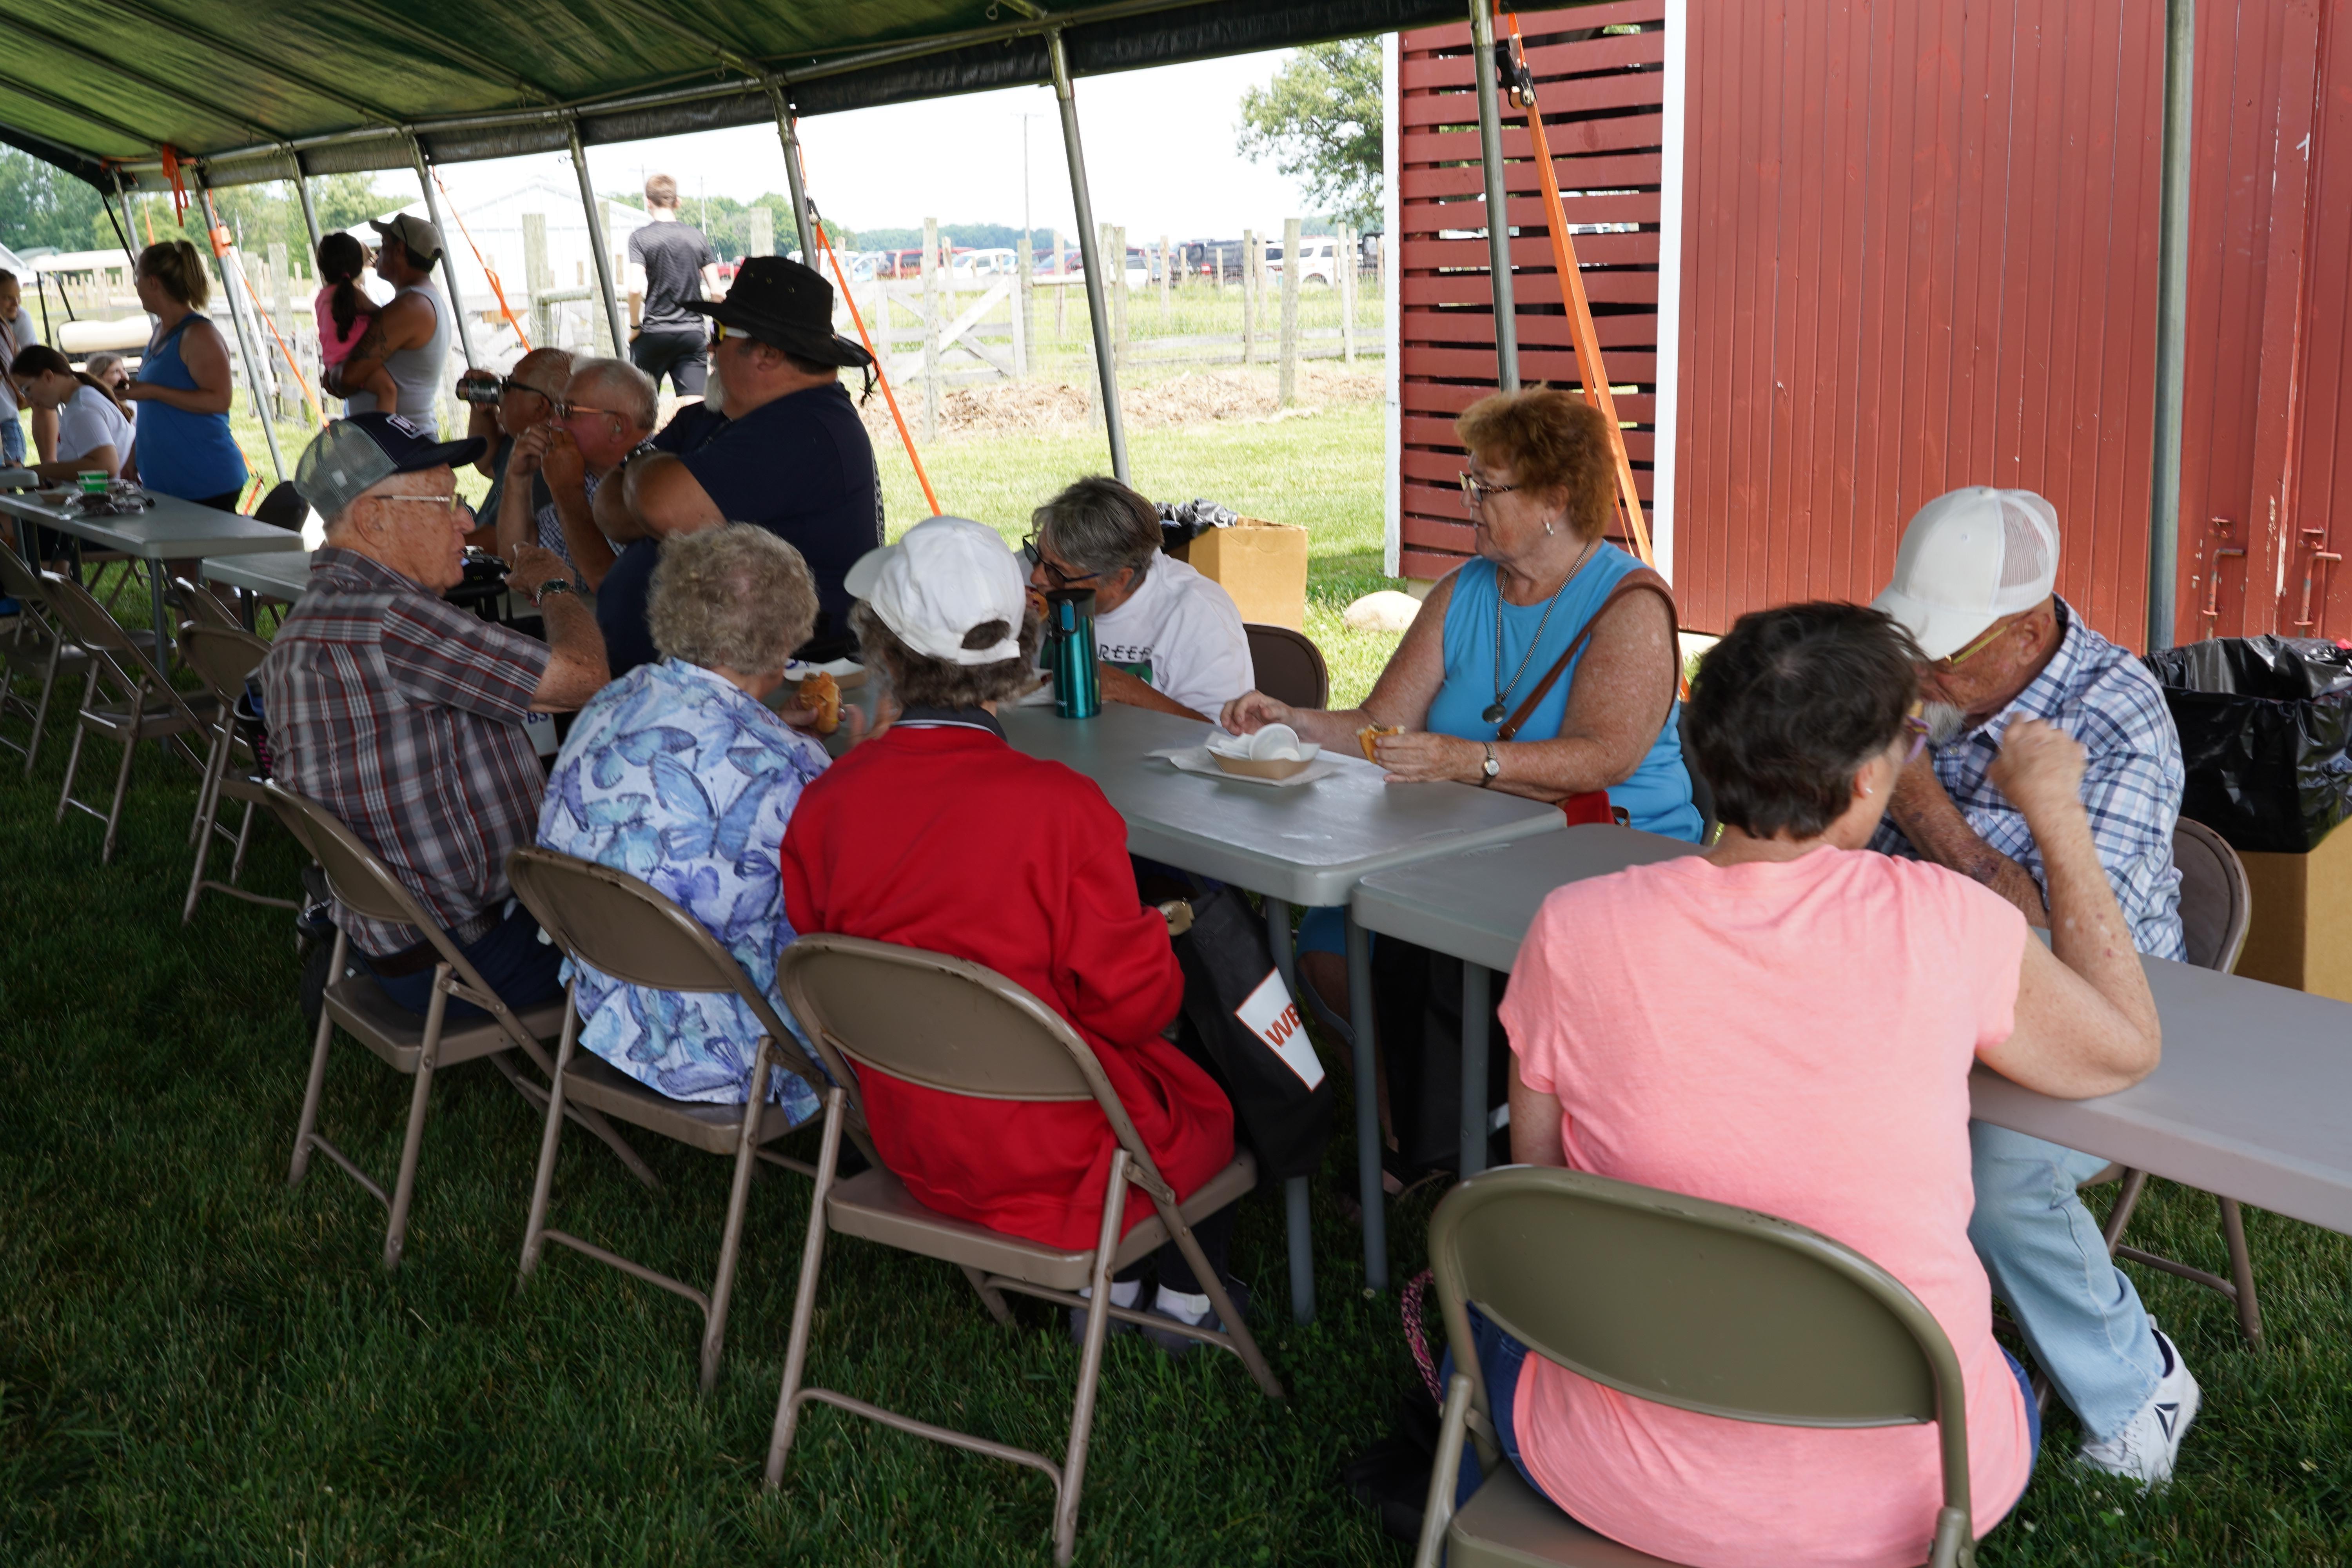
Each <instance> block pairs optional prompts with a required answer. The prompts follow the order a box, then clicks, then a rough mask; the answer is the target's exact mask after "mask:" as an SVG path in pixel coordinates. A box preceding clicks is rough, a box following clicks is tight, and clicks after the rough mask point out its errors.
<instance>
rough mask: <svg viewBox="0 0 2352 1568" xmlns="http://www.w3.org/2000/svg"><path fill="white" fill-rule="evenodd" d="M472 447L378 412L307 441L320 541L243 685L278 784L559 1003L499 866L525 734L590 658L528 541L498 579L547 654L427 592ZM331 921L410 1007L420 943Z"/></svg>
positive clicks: (458, 524) (486, 958)
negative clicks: (322, 523) (250, 683)
mask: <svg viewBox="0 0 2352 1568" xmlns="http://www.w3.org/2000/svg"><path fill="white" fill-rule="evenodd" d="M481 450H482V443H481V442H480V441H479V440H478V439H474V440H465V441H449V442H436V441H435V440H433V439H432V437H430V436H428V435H427V434H426V433H425V432H424V431H423V430H420V429H419V428H417V427H416V426H415V425H412V424H410V423H409V422H408V420H406V419H405V418H403V417H402V416H399V415H394V414H359V415H354V416H352V417H351V418H349V419H342V420H338V421H336V422H335V423H334V424H331V425H330V426H327V428H326V429H324V430H322V431H321V432H320V434H319V435H318V437H316V438H314V439H313V440H312V441H311V443H310V447H308V448H307V449H306V450H305V451H304V452H303V454H302V461H301V464H300V466H299V468H298V469H297V470H296V473H295V477H294V486H295V489H297V490H299V492H300V493H301V496H302V499H303V500H307V501H308V502H310V505H311V507H312V508H314V509H315V510H317V511H318V513H319V514H320V516H321V517H323V518H325V519H326V520H327V542H326V544H325V546H324V547H323V548H321V549H320V551H319V552H318V553H317V554H316V555H315V556H313V557H312V559H311V563H310V585H309V586H308V587H307V588H306V589H305V590H304V591H303V594H302V597H301V599H300V600H299V602H297V603H296V605H295V606H294V608H293V610H292V611H291V612H290V613H289V615H288V616H287V617H286V624H285V625H284V626H281V627H280V628H279V629H278V637H277V639H276V641H275V642H274V643H272V645H271V647H270V650H269V657H268V658H265V659H264V660H262V663H261V668H260V670H259V672H258V674H257V679H258V681H259V684H260V687H261V695H262V702H263V710H264V714H265V716H266V718H267V721H268V726H269V739H270V749H271V768H272V772H273V773H274V775H275V777H276V778H277V780H278V783H280V784H284V785H285V786H286V787H287V788H289V789H291V790H294V791H296V792H297V793H299V794H301V795H309V796H310V798H312V799H313V800H316V801H318V802H320V804H321V805H324V806H326V808H327V809H328V810H329V811H331V812H333V813H334V814H335V815H336V816H338V817H341V819H342V821H343V823H344V825H345V826H348V827H350V828H351V830H352V832H353V833H355V834H357V835H358V836H359V837H360V839H361V841H362V842H363V843H365V844H366V845H367V846H368V847H370V848H371V849H373V850H374V851H375V852H376V854H378V855H379V856H381V857H382V858H383V861H384V864H385V865H386V866H388V867H390V868H391V869H392V872H393V875H394V876H395V877H397V878H399V879H400V881H401V883H402V884H403V885H404V887H406V888H407V889H409V891H411V892H413V893H415V895H416V897H417V900H418V901H419V902H421V903H422V904H423V905H424V906H425V909H426V910H429V911H431V913H432V915H433V917H434V919H435V920H436V921H439V922H440V923H441V925H442V926H443V928H444V929H445V930H446V931H448V933H449V934H450V936H451V937H452V938H453V939H454V940H455V941H456V942H457V946H458V947H459V948H461V949H462V950H463V951H464V952H465V953H466V956H467V959H468V960H470V961H471V962H472V963H474V965H475V966H476V967H477V968H478V969H479V970H480V971H481V974H482V978H483V979H484V980H486V981H488V983H489V984H490V985H491V986H492V987H493V988H495V989H496V990H497V991H498V993H499V994H500V995H501V996H502V997H504V998H505V999H506V1001H507V1002H508V1003H509V1005H514V1006H526V1005H530V1004H531V1003H534V1002H541V1001H545V1000H547V999H549V998H550V997H552V996H554V995H555V994H557V992H558V990H559V989H560V987H559V985H558V983H557V979H556V971H557V969H558V967H559V966H560V964H561V963H562V955H561V954H560V953H558V952H556V950H555V949H554V948H553V947H551V946H550V945H549V944H547V943H546V942H541V940H540V936H539V926H538V923H537V922H536V921H533V920H532V919H531V918H530V914H529V912H528V911H526V910H522V909H521V908H520V906H519V905H518V904H517V903H516V901H515V900H514V899H513V898H512V896H511V894H510V891H509V888H508V886H507V872H506V859H507V851H508V850H509V849H512V848H513V847H516V846H517V845H519V844H529V843H530V842H531V839H532V837H533V835H534V834H535V833H536V832H537V829H538V826H539V803H540V797H541V795H542V794H544V793H545V790H546V775H545V774H544V773H543V772H542V771H541V767H540V763H539V755H538V752H537V749H536V748H535V747H534V746H533V745H532V744H531V742H530V736H529V735H528V734H527V733H525V732H524V730H523V721H524V718H525V716H526V715H528V714H530V713H535V712H536V713H549V712H560V711H565V710H572V709H576V708H578V707H579V706H580V705H581V704H582V703H583V702H585V701H586V700H588V699H589V698H590V697H592V696H593V695H594V694H595V692H596V690H597V689H599V688H600V687H602V686H603V685H604V639H603V638H602V637H599V636H598V635H597V631H596V617H595V616H594V615H593V613H592V612H591V611H590V610H589V609H588V608H587V606H586V605H583V603H582V602H581V600H580V598H579V596H578V595H577V594H576V593H575V592H574V590H573V588H572V583H571V582H570V580H569V579H568V577H567V576H566V574H565V568H564V565H563V563H562V560H560V559H559V558H558V557H557V556H555V555H554V554H553V553H552V552H549V551H546V550H542V549H541V548H540V547H538V546H537V545H533V544H525V545H522V546H520V548H519V549H518V551H517V552H516V557H515V562H514V564H513V566H512V567H511V569H510V570H509V572H508V574H507V584H508V585H509V587H511V588H513V589H515V590H516V591H517V592H520V593H523V594H527V595H530V596H531V599H532V602H533V603H535V604H537V605H539V606H540V609H541V614H542V615H544V616H545V617H546V621H547V637H548V640H547V641H546V642H544V643H541V642H537V641H534V640H533V639H531V638H530V637H524V636H523V635H521V634H520V633H519V632H515V631H510V630H509V629H508V628H506V627H504V626H494V625H492V624H491V623H489V622H488V621H485V620H482V619H480V618H479V617H478V616H475V615H473V614H472V613H471V612H469V611H467V610H462V609H459V608H457V606H456V605H451V604H449V603H448V602H447V601H446V600H444V599H443V598H442V597H441V595H442V593H443V592H444V591H445V590H446V589H449V588H453V587H455V586H457V583H458V582H459V580H460V579H461V578H462V576H463V574H464V563H465V542H466V534H467V530H468V529H469V528H470V527H471V526H472V525H473V521H474V520H473V515H472V513H471V512H470V511H469V510H467V508H466V506H465V505H464V503H463V502H461V501H460V500H458V499H457V475H456V473H455V472H454V468H455V466H456V465H457V464H461V463H469V462H472V461H473V460H474V459H475V458H478V457H479V456H480V455H481ZM335 921H336V923H337V924H339V925H341V926H342V927H343V929H344V931H346V932H347V933H348V934H349V935H350V937H351V940H352V952H355V953H357V954H358V955H359V957H360V959H361V960H362V962H363V963H365V964H366V965H367V968H368V970H369V972H370V973H373V975H374V976H375V978H376V982H377V984H380V985H382V986H383V990H384V993H385V994H387V995H389V996H390V997H391V998H392V999H393V1000H394V1002H396V1003H398V1004H400V1005H402V1006H404V1007H406V1008H407V1009H409V1010H410V1011H411V1012H417V1013H421V1012H423V1011H424V1010H425V1005H426V1003H427V1002H428V1000H429V999H430V994H431V988H432V980H433V969H434V966H435V964H436V963H437V962H438V961H437V958H436V953H435V950H434V948H433V946H432V944H431V942H428V941H427V940H426V939H425V933H424V932H423V931H419V930H417V929H416V928H415V927H413V926H404V925H397V924H394V923H391V922H388V921H377V920H371V919H369V918H367V917H365V916H362V915H361V914H358V913H357V912H356V911H353V910H346V909H343V908H341V907H340V906H339V907H338V908H337V909H336V910H335ZM457 1007H458V1005H457V1004H453V1005H452V1008H451V1012H452V1015H453V1016H455V1014H456V1013H457Z"/></svg>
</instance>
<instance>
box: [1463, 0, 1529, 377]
mask: <svg viewBox="0 0 2352 1568" xmlns="http://www.w3.org/2000/svg"><path fill="white" fill-rule="evenodd" d="M1470 58H1471V62H1472V64H1471V69H1472V71H1473V73H1474V74H1475V76H1476V78H1477V80H1478V159H1479V162H1480V163H1482V164H1484V165H1485V167H1486V268H1487V274H1488V277H1489V279H1491V281H1492V285H1493V288H1494V293H1495V384H1496V385H1497V386H1499V387H1500V388H1502V390H1504V391H1505V392H1517V390H1518V389H1519V321H1518V312H1517V306H1515V305H1514V304H1513V303H1512V300H1511V210H1510V197H1509V195H1508V193H1507V191H1506V190H1505V188H1504V184H1503V103H1502V94H1501V93H1500V91H1498V90H1497V89H1496V85H1495V13H1494V11H1493V10H1492V9H1491V8H1490V6H1489V4H1488V0H1470Z"/></svg>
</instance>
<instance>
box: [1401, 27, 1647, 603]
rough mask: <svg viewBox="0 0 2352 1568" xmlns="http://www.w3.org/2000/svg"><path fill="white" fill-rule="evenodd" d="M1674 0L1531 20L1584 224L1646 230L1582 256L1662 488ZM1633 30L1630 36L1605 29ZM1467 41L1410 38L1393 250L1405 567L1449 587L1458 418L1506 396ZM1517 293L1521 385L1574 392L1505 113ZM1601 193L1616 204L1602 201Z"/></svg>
mask: <svg viewBox="0 0 2352 1568" xmlns="http://www.w3.org/2000/svg"><path fill="white" fill-rule="evenodd" d="M1664 17H1665V6H1664V0H1621V3H1615V4H1606V5H1585V6H1580V7H1577V8H1576V9H1574V10H1570V11H1550V12H1528V13H1524V14H1522V15H1521V16H1520V18H1519V29H1520V32H1521V34H1522V35H1523V36H1524V37H1525V38H1526V40H1527V43H1528V64H1529V66H1530V67H1531V68H1532V69H1533V70H1534V72H1535V75H1536V79H1537V96H1538V101H1540V102H1541V104H1542V105H1543V110H1544V132H1545V135H1546V136H1547V137H1548V138H1549V141H1550V144H1551V151H1552V157H1553V163H1554V166H1555V168H1556V169H1557V171H1558V174H1559V184H1560V192H1561V197H1562V202H1563V205H1564V206H1565V207H1566V209H1567V214H1568V220H1569V222H1570V224H1572V225H1586V224H1633V225H1639V226H1640V227H1639V229H1638V231H1637V232H1619V233H1609V234H1579V235H1577V236H1576V250H1577V261H1578V264H1579V268H1580V270H1581V271H1582V273H1583V275H1584V287H1585V291H1586V293H1587V295H1588V297H1589V298H1590V299H1591V301H1592V309H1593V315H1594V318H1595V324H1596V326H1597V328H1598V331H1599V334H1600V339H1601V352H1602V355H1603V357H1604V359H1605V360H1606V361H1607V367H1606V368H1607V372H1608V374H1609V378H1610V381H1611V384H1612V385H1614V386H1617V387H1619V388H1621V389H1622V388H1623V387H1626V386H1627V385H1629V384H1631V385H1633V386H1634V387H1635V388H1636V390H1635V391H1634V392H1633V393H1632V394H1631V395H1628V394H1627V393H1625V392H1623V391H1622V390H1621V391H1620V393H1619V394H1618V397H1617V411H1618V416H1619V417H1620V418H1621V419H1624V420H1627V421H1630V422H1632V423H1633V427H1632V428H1629V429H1628V430H1627V431H1626V432H1625V440H1626V447H1627V450H1628V451H1629V453H1630V454H1631V456H1632V458H1633V469H1634V477H1635V479H1636V480H1637V481H1638V482H1639V484H1640V486H1641V489H1642V494H1643V499H1644V500H1645V501H1646V500H1647V499H1648V496H1649V493H1650V455H1651V450H1652V445H1651V420H1652V417H1653V416H1654V412H1655V406H1656V398H1655V395H1654V394H1655V384H1656V380H1657V342H1658V335H1657V320H1658V319H1657V303H1658V275H1657V265H1658V187H1659V180H1660V163H1659V142H1660V138H1661V134H1662V124H1663V121H1662V118H1661V114H1660V105H1661V102H1662V100H1663V98H1664V86H1665V79H1664V60H1665V49H1664V32H1663V31H1662V29H1663V27H1664ZM1605 26H1639V27H1641V28H1642V31H1640V32H1639V33H1633V34H1611V35H1604V34H1601V32H1600V31H1599V29H1601V28H1602V27H1605ZM1469 47H1470V28H1469V25H1468V24H1467V23H1464V24H1463V25H1461V26H1447V27H1432V28H1427V29H1423V30H1421V31H1416V32H1409V33H1406V34H1404V35H1403V36H1402V38H1401V39H1400V40H1399V49H1398V57H1399V58H1398V69H1399V77H1400V91H1401V95H1402V98H1401V101H1400V104H1399V126H1398V132H1399V137H1398V140H1399V150H1398V168H1399V174H1398V205H1399V210H1400V212H1401V214H1402V219H1401V225H1400V226H1401V229H1402V234H1401V237H1400V243H1399V246H1398V251H1397V256H1398V269H1399V284H1398V289H1399V301H1400V305H1401V310H1400V316H1399V319H1400V321H1401V323H1402V326H1401V337H1402V342H1401V344H1400V353H1399V356H1398V375H1399V386H1400V395H1401V399H1402V409H1401V413H1400V416H1401V419H1402V434H1403V445H1404V456H1403V467H1404V472H1403V476H1402V479H1403V484H1402V495H1403V500H1402V518H1401V520H1400V524H1401V532H1402V546H1403V548H1402V561H1403V570H1404V574H1405V575H1407V576H1409V577H1423V578H1427V577H1436V576H1439V575H1442V574H1444V573H1445V572H1446V571H1448V570H1450V569H1451V568H1452V567H1453V565H1454V563H1455V562H1457V561H1459V560H1460V559H1461V558H1462V556H1463V555H1464V554H1465V553H1466V552H1468V551H1469V549H1470V528H1469V525H1468V523H1467V521H1465V517H1464V515H1463V510H1462V495H1461V491H1460V489H1457V488H1456V485H1455V478H1454V476H1455V475H1456V474H1457V473H1458V472H1459V471H1460V469H1461V468H1462V467H1463V463H1462V453H1461V448H1460V447H1459V446H1458V445H1457V444H1456V442H1455V441H1454V428H1453V420H1454V416H1455V415H1456V414H1458V413H1460V412H1461V411H1462V410H1463V409H1465V408H1466V407H1468V406H1469V405H1471V404H1472V403H1473V402H1475V401H1476V400H1477V399H1478V398H1479V397H1481V396H1483V395H1486V393H1489V392H1492V391H1493V390H1494V389H1495V384H1496V380H1495V319H1494V310H1493V306H1492V296H1491V294H1490V293H1489V291H1488V290H1489V288H1490V284H1489V280H1488V277H1487V252H1486V202H1485V189H1486V186H1485V174H1483V172H1482V169H1481V166H1480V164H1479V162H1478V109H1477V100H1476V96H1475V90H1474V89H1475V77H1474V76H1473V75H1472V74H1471V62H1470V54H1469ZM1503 154H1504V157H1505V159H1506V161H1507V163H1509V174H1508V177H1507V189H1508V193H1509V204H1508V205H1509V212H1508V215H1507V216H1508V218H1509V221H1510V223H1511V224H1512V225H1513V226H1515V227H1516V228H1517V231H1518V232H1517V237H1515V238H1514V239H1513V240H1512V242H1511V267H1512V282H1513V287H1514V288H1515V289H1516V290H1517V320H1518V334H1519V374H1520V376H1521V379H1522V380H1523V381H1525V382H1527V383H1528V384H1533V383H1535V382H1538V381H1544V382H1549V383H1551V384H1555V385H1562V386H1570V385H1576V384H1579V382H1578V375H1577V365H1576V355H1575V353H1574V352H1573V350H1571V349H1570V346H1569V335H1568V318H1567V316H1566V314H1565V313H1564V311H1563V310H1562V307H1561V303H1560V289H1559V279H1558V278H1557V276H1556V275H1555V273H1554V271H1553V268H1552V261H1551V248H1550V243H1549V239H1548V237H1547V234H1548V230H1547V229H1546V227H1545V217H1544V208H1543V196H1542V189H1541V186H1540V185H1539V184H1538V174H1537V171H1536V168H1535V165H1534V163H1533V161H1532V160H1533V154H1532V148H1531V144H1530V139H1529V137H1528V132H1527V124H1526V121H1525V119H1524V117H1522V116H1519V115H1517V114H1516V113H1514V112H1512V111H1510V110H1509V109H1508V105H1507V104H1506V121H1505V125H1504V130H1503ZM1601 193H1605V194H1601Z"/></svg>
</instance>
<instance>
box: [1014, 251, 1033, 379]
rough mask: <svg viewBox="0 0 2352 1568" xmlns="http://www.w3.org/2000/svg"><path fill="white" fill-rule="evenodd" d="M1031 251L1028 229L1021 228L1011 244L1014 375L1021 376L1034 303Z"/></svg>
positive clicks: (1025, 365) (1026, 369)
mask: <svg viewBox="0 0 2352 1568" xmlns="http://www.w3.org/2000/svg"><path fill="white" fill-rule="evenodd" d="M1036 259H1037V258H1036V257H1035V255H1034V247H1033V246H1032V245H1031V244H1030V242H1029V231H1028V230H1026V229H1024V230H1022V231H1021V243H1020V244H1019V245H1016V246H1014V247H1013V267H1014V268H1016V269H1017V271H1018V274H1019V275H1018V276H1017V277H1016V278H1015V279H1013V374H1015V375H1020V376H1025V375H1027V374H1029V322H1030V310H1031V309H1032V308H1033V307H1034V305H1035V304H1036V302H1037V282H1036V279H1035V278H1034V276H1032V274H1033V273H1034V271H1035V270H1036Z"/></svg>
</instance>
